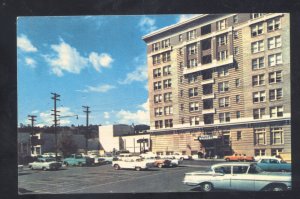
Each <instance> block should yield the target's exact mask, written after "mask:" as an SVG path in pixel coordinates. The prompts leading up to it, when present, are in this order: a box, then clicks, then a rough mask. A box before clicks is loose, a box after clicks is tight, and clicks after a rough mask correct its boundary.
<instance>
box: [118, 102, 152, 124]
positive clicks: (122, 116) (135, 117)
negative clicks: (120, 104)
mask: <svg viewBox="0 0 300 199" xmlns="http://www.w3.org/2000/svg"><path fill="white" fill-rule="evenodd" d="M138 107H139V108H141V109H140V110H137V111H136V112H131V111H127V110H123V109H122V110H120V111H119V112H117V113H116V117H117V118H118V123H122V124H132V123H134V124H148V125H149V124H150V113H149V99H148V100H147V102H145V103H144V104H142V105H139V106H138Z"/></svg>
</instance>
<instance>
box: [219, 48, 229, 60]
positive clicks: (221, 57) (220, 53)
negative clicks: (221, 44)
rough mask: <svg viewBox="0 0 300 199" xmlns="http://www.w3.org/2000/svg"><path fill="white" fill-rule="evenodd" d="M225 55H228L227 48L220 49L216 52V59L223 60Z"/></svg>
mask: <svg viewBox="0 0 300 199" xmlns="http://www.w3.org/2000/svg"><path fill="white" fill-rule="evenodd" d="M227 56H228V54H227V50H222V51H220V52H219V54H218V60H219V61H220V60H225V59H227Z"/></svg>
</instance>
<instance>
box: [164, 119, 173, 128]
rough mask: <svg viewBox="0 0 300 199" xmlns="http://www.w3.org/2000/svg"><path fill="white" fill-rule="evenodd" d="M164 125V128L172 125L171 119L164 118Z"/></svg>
mask: <svg viewBox="0 0 300 199" xmlns="http://www.w3.org/2000/svg"><path fill="white" fill-rule="evenodd" d="M165 127H166V128H169V127H173V119H168V120H165Z"/></svg>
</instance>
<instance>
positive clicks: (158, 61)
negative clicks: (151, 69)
mask: <svg viewBox="0 0 300 199" xmlns="http://www.w3.org/2000/svg"><path fill="white" fill-rule="evenodd" d="M152 59H153V65H155V64H159V63H160V55H153V57H152Z"/></svg>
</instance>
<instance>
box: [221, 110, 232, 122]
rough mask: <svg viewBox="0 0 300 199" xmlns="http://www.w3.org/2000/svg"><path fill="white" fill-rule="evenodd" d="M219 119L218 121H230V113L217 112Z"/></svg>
mask: <svg viewBox="0 0 300 199" xmlns="http://www.w3.org/2000/svg"><path fill="white" fill-rule="evenodd" d="M219 121H220V123H224V122H230V113H229V112H227V113H219Z"/></svg>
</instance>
